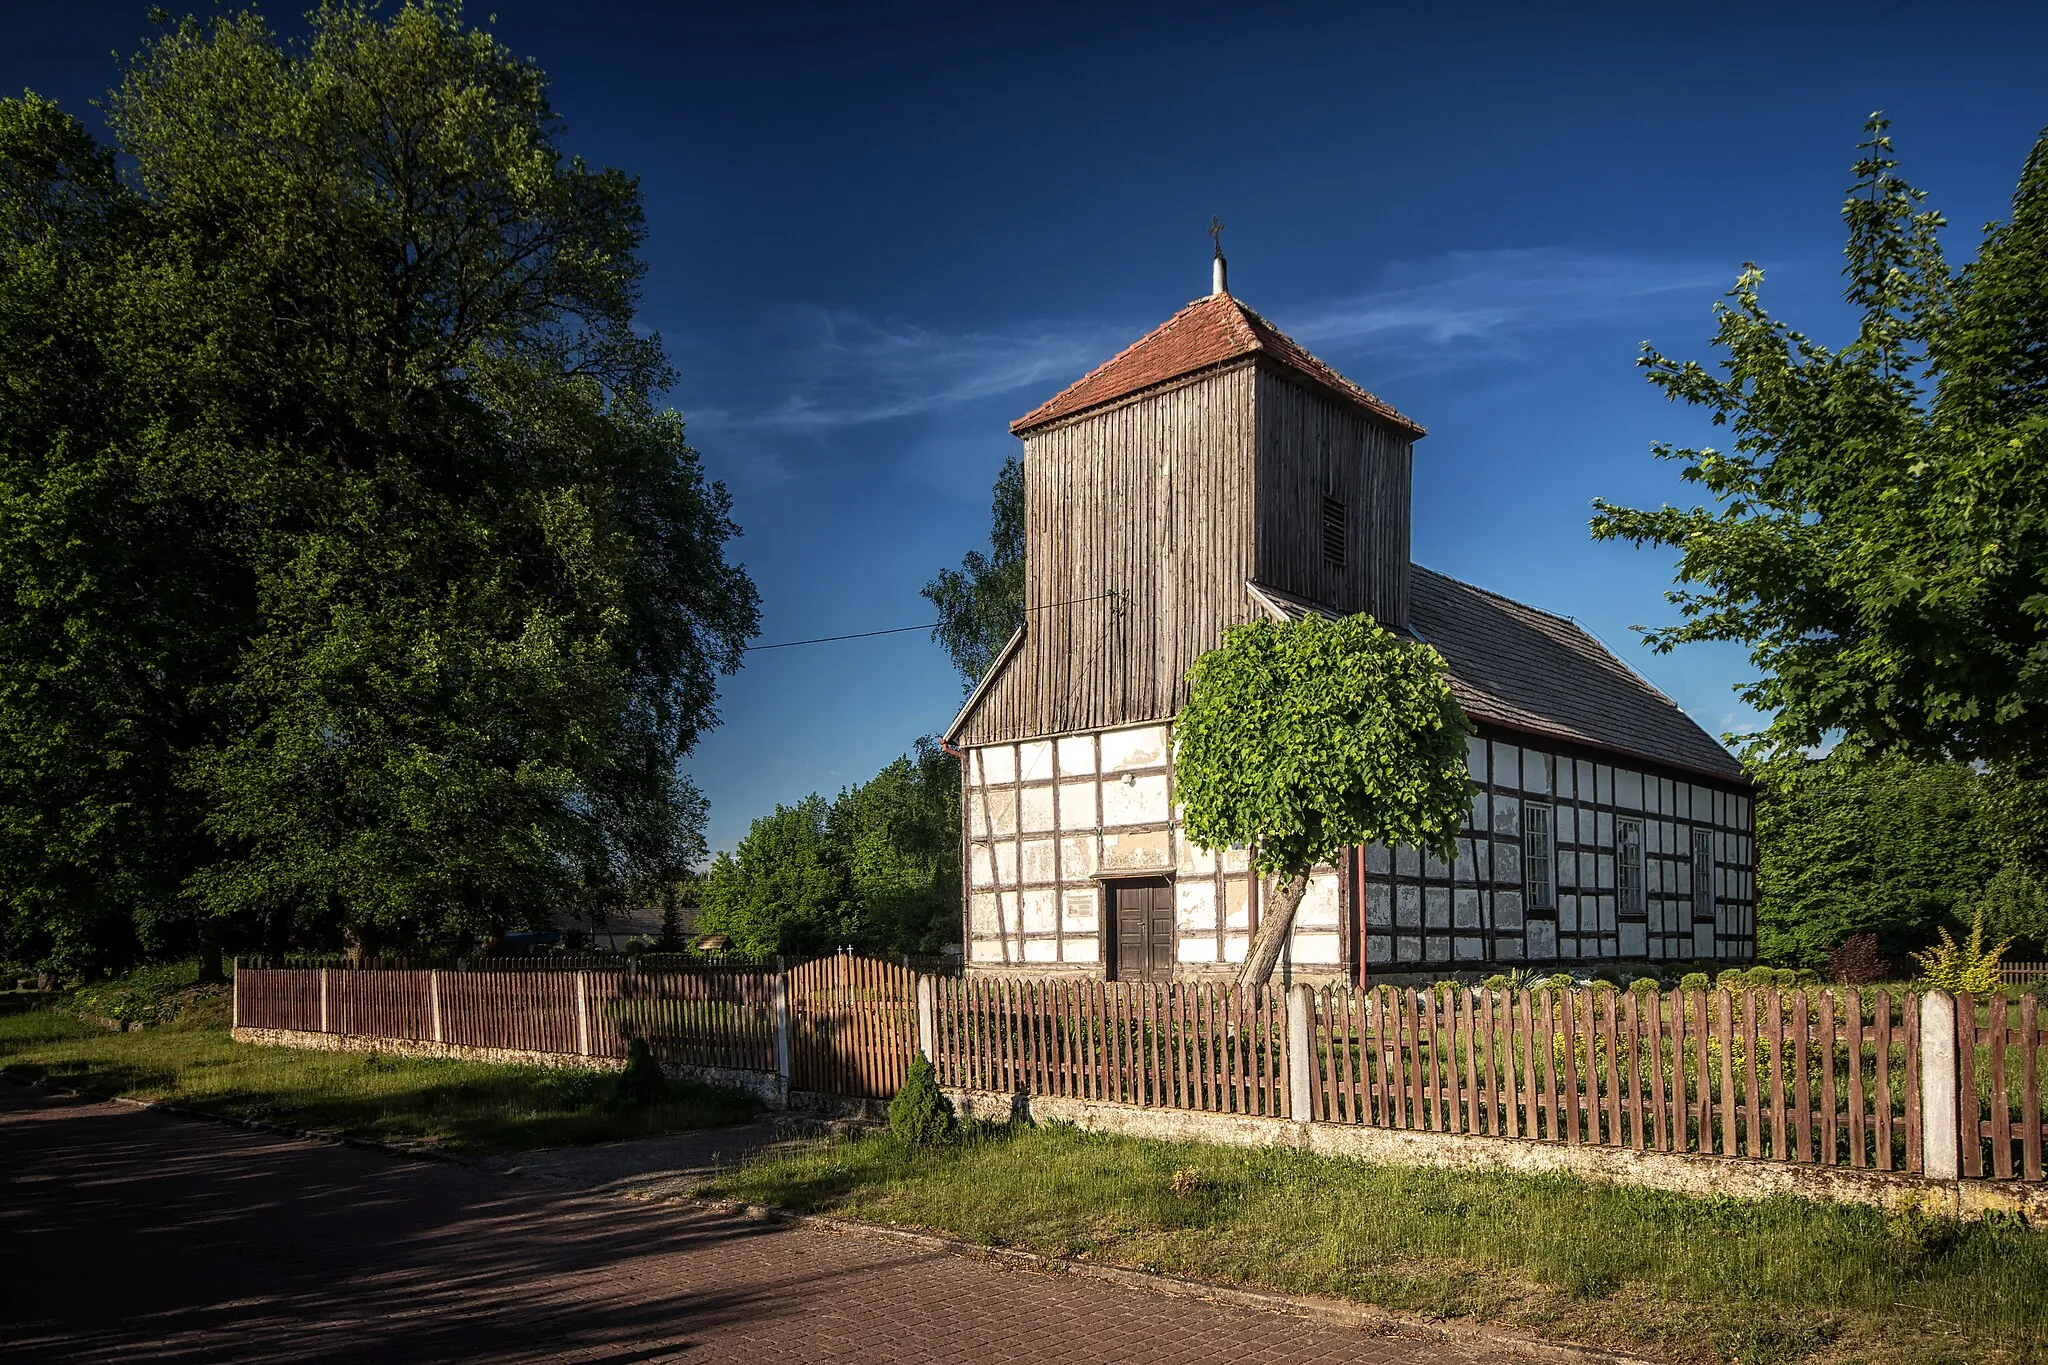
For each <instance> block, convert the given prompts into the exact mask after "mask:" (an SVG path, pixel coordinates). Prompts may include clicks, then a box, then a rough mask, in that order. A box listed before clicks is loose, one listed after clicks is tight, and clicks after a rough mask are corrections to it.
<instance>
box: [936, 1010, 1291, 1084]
mask: <svg viewBox="0 0 2048 1365" xmlns="http://www.w3.org/2000/svg"><path fill="white" fill-rule="evenodd" d="M1286 1034H1287V1006H1286V1000H1285V998H1284V996H1283V995H1282V994H1281V993H1280V991H1278V990H1276V989H1273V988H1270V987H1269V988H1264V989H1256V990H1243V989H1240V988H1239V987H1237V986H1224V985H1197V984H1187V983H1175V984H1171V985H1169V984H1163V983H1161V984H1147V983H1141V982H1124V981H1059V980H1031V979H1028V978H1022V979H1006V978H998V977H985V976H974V977H967V978H965V979H959V980H947V979H944V978H939V979H935V980H934V981H933V983H932V1064H933V1066H934V1067H935V1068H936V1070H937V1072H938V1076H939V1083H940V1084H941V1085H949V1086H958V1087H961V1088H963V1089H970V1090H986V1091H995V1092H998V1093H1002V1094H1032V1095H1046V1096H1055V1097H1059V1098H1063V1099H1077V1100H1099V1101H1102V1102H1104V1103H1108V1104H1131V1105H1143V1106H1148V1107H1162V1108H1172V1109H1194V1110H1200V1111H1202V1112H1205V1113H1215V1114H1259V1115H1266V1116H1271V1117H1285V1116H1286V1114H1287V1094H1288V1091H1287V1060H1286V1059H1287V1037H1286Z"/></svg>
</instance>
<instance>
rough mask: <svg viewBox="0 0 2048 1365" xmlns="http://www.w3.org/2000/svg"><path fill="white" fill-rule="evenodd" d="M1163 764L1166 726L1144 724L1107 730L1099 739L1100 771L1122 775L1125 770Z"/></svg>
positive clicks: (1164, 760)
mask: <svg viewBox="0 0 2048 1365" xmlns="http://www.w3.org/2000/svg"><path fill="white" fill-rule="evenodd" d="M1165 762H1166V727H1165V726H1163V725H1146V726H1141V727H1139V728H1138V729H1135V730H1110V731H1107V732H1106V733H1104V735H1103V736H1102V771H1103V772H1104V773H1114V772H1122V771H1123V770H1124V769H1125V768H1156V767H1158V766H1160V765H1161V764H1163V763H1165Z"/></svg>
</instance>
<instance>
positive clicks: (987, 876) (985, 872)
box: [967, 843, 996, 887]
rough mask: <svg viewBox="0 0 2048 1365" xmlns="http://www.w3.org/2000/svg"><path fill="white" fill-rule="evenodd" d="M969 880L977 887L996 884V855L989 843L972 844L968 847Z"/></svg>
mask: <svg viewBox="0 0 2048 1365" xmlns="http://www.w3.org/2000/svg"><path fill="white" fill-rule="evenodd" d="M967 880H968V881H969V883H970V884H972V885H973V886H976V887H983V886H994V885H995V884H996V864H995V858H994V855H992V854H991V853H990V852H989V847H988V845H987V844H982V843H977V844H970V845H969V846H968V849H967Z"/></svg>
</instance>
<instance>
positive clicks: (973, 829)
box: [967, 787, 988, 839]
mask: <svg viewBox="0 0 2048 1365" xmlns="http://www.w3.org/2000/svg"><path fill="white" fill-rule="evenodd" d="M967 837H968V838H970V839H986V838H987V837H988V817H987V815H986V813H985V811H984V808H983V806H982V804H981V788H979V787H974V788H971V789H970V790H969V791H968V793H967Z"/></svg>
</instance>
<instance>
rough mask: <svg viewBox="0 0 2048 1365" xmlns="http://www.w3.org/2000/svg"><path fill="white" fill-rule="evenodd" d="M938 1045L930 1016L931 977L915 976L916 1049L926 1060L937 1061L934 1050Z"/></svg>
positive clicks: (937, 1035) (937, 1036) (937, 1037)
mask: <svg viewBox="0 0 2048 1365" xmlns="http://www.w3.org/2000/svg"><path fill="white" fill-rule="evenodd" d="M938 1045H939V1032H938V1029H937V1028H936V1027H935V1024H934V1020H933V1017H932V979H931V978H930V977H928V976H922V975H921V976H919V977H918V978H917V1050H918V1051H919V1052H921V1053H923V1054H924V1059H925V1060H926V1061H928V1062H937V1061H938V1060H939V1059H938V1055H937V1053H936V1052H935V1051H934V1049H935V1048H937V1047H938Z"/></svg>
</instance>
